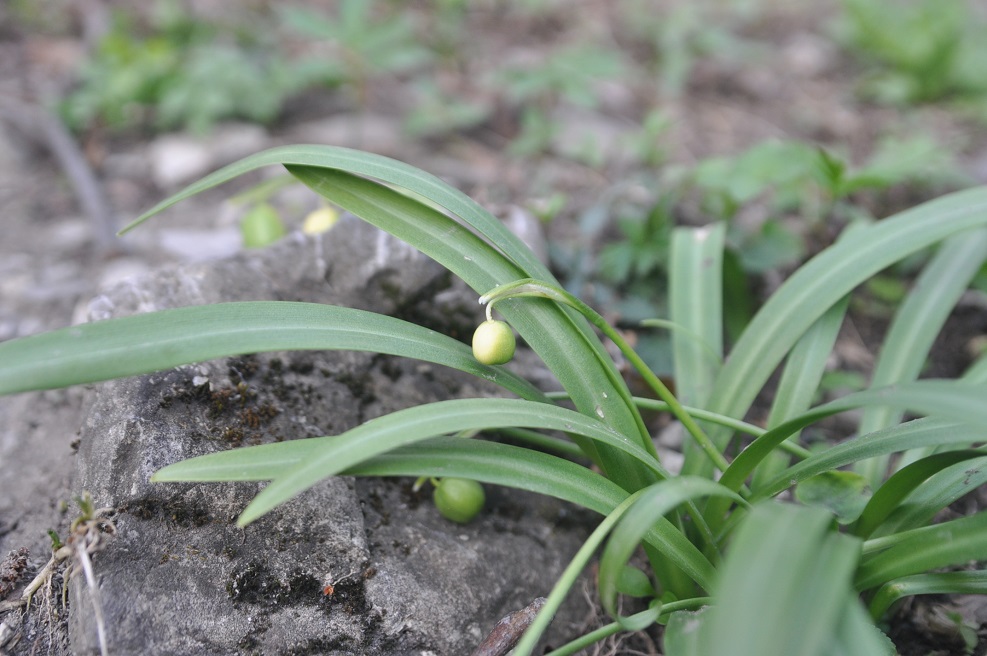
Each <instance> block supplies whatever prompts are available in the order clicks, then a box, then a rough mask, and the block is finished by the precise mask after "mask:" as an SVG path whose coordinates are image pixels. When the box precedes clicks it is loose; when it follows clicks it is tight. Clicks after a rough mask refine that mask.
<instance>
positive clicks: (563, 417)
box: [154, 399, 669, 524]
mask: <svg viewBox="0 0 987 656" xmlns="http://www.w3.org/2000/svg"><path fill="white" fill-rule="evenodd" d="M511 426H521V427H527V428H538V429H545V430H559V431H566V432H568V433H571V434H576V435H581V436H583V437H586V438H589V439H592V440H596V441H598V442H601V443H603V444H605V445H607V446H609V447H611V448H614V449H619V450H621V451H623V452H624V453H627V454H629V455H631V456H632V457H634V458H636V459H637V460H638V463H639V466H644V467H649V468H651V469H652V470H653V471H654V472H655V474H656V475H657V476H662V477H668V476H669V475H668V473H667V472H666V471H665V470H664V469H662V468H661V466H660V465H658V463H657V461H655V460H654V459H653V458H652V457H651V456H650V455H649V454H648V453H647V452H646V451H644V449H642V448H641V447H640V446H638V445H637V443H635V442H632V441H630V440H629V439H627V438H626V437H625V436H623V435H621V434H620V433H617V432H615V431H614V430H613V429H611V428H610V427H609V426H607V425H606V424H604V423H602V422H600V421H598V420H596V419H593V418H590V417H587V416H585V415H583V414H580V413H578V412H574V411H572V410H567V409H565V408H560V407H556V406H549V405H546V404H543V403H534V402H531V401H524V400H520V399H456V400H452V401H439V402H437V403H430V404H426V405H421V406H416V407H413V408H408V409H406V410H400V411H398V412H394V413H391V414H389V415H386V416H383V417H378V418H377V419H372V420H370V421H368V422H366V423H364V424H362V425H360V426H357V427H356V428H353V429H351V430H349V431H346V432H345V433H343V434H341V435H338V436H335V437H331V438H315V439H309V440H303V441H293V442H285V443H280V444H268V445H263V446H255V447H245V448H241V449H235V450H232V451H224V452H222V453H213V454H210V455H206V456H201V457H198V458H192V459H189V460H185V461H182V462H179V463H175V464H174V465H170V466H168V467H165V468H164V469H162V470H160V471H159V472H157V473H156V474H155V475H154V480H155V481H191V480H195V481H208V480H212V481H221V480H226V481H229V480H249V479H252V480H258V479H260V480H264V479H269V478H273V479H274V482H273V483H272V484H271V485H269V486H267V487H266V488H265V489H264V491H263V492H261V493H260V494H259V495H258V496H257V497H256V498H255V499H254V501H253V502H252V503H251V504H250V505H249V506H248V507H247V509H246V510H245V511H244V512H243V514H242V515H241V517H240V523H241V524H247V523H249V522H251V521H253V520H254V519H257V518H258V517H260V516H261V515H263V514H264V513H266V512H268V511H270V510H271V509H272V508H274V507H275V506H277V505H279V504H281V503H284V502H285V501H287V500H289V499H291V498H292V497H294V496H295V495H297V494H299V493H300V492H302V491H304V490H306V489H308V488H309V487H311V486H312V485H314V484H315V483H317V482H318V481H320V480H322V479H324V478H327V477H329V476H333V475H335V474H338V473H339V472H341V471H343V470H345V469H347V468H349V467H352V466H355V465H357V464H358V463H359V462H361V461H363V460H366V459H368V458H372V457H374V456H376V455H378V454H381V453H385V452H387V451H389V450H391V449H395V448H397V447H400V446H404V445H407V444H411V443H414V442H417V441H421V440H425V439H428V438H430V437H435V436H438V435H448V434H452V433H458V432H462V431H471V430H481V429H496V428H504V427H511ZM289 463H290V464H289ZM246 476H249V479H247V478H245V477H246Z"/></svg>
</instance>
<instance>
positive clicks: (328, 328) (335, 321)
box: [0, 301, 547, 401]
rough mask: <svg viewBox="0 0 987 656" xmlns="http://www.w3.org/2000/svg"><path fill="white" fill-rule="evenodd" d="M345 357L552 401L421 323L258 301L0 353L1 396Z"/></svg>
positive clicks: (70, 331)
mask: <svg viewBox="0 0 987 656" xmlns="http://www.w3.org/2000/svg"><path fill="white" fill-rule="evenodd" d="M322 349H345V350H355V351H375V352H379V353H388V354H391V355H400V356H405V357H409V358H416V359H419V360H425V361H427V362H433V363H436V364H441V365H445V366H448V367H452V368H454V369H459V370H461V371H465V372H467V373H471V374H473V375H476V376H479V377H481V378H485V379H487V380H490V381H492V382H495V383H497V384H499V385H501V386H502V387H504V388H506V389H508V390H510V391H512V392H514V393H515V394H517V395H519V396H521V397H524V398H527V399H531V400H541V401H547V399H546V397H545V396H544V395H542V394H541V392H539V391H538V390H537V389H536V388H535V387H534V386H532V385H531V384H530V383H528V382H527V381H525V380H524V379H523V378H521V377H519V376H516V375H514V374H512V373H511V372H509V371H507V370H505V369H503V368H501V367H490V366H486V365H482V364H480V363H479V362H477V361H476V358H474V357H473V354H472V351H471V350H470V348H469V347H468V346H466V345H465V344H463V343H462V342H459V341H457V340H455V339H453V338H451V337H448V336H446V335H442V334H441V333H437V332H435V331H433V330H429V329H427V328H422V327H421V326H418V325H416V324H413V323H409V322H407V321H402V320H400V319H395V318H392V317H386V316H382V315H380V314H375V313H373V312H365V311H363V310H354V309H350V308H342V307H335V306H330V305H320V304H316V303H289V302H280V301H257V302H246V303H218V304H215V305H203V306H196V307H188V308H177V309H173V310H163V311H161V312H153V313H149V314H140V315H135V316H131V317H122V318H119V319H112V320H109V321H98V322H95V323H89V324H82V325H79V326H73V327H71V328H65V329H62V330H56V331H53V332H49V333H43V334H40V335H32V336H29V337H23V338H20V339H15V340H10V341H6V342H2V343H0V394H12V393H15V392H24V391H28V390H39V389H51V388H56V387H67V386H69V385H78V384H81V383H92V382H96V381H102V380H109V379H112V378H122V377H124V376H134V375H137V374H145V373H150V372H154V371H162V370H165V369H170V368H172V367H176V366H178V365H182V364H189V363H192V362H202V361H204V360H212V359H215V358H221V357H227V356H233V355H242V354H245V353H259V352H263V351H288V350H322Z"/></svg>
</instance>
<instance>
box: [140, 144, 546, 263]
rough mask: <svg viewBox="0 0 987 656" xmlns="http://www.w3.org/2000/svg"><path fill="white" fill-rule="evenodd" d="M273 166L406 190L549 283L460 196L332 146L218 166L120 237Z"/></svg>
mask: <svg viewBox="0 0 987 656" xmlns="http://www.w3.org/2000/svg"><path fill="white" fill-rule="evenodd" d="M277 164H280V165H284V166H289V165H296V166H311V167H316V168H324V169H338V170H341V171H349V172H350V173H355V174H357V175H361V176H366V177H369V178H373V179H375V180H381V181H383V182H386V183H388V184H391V185H395V186H397V187H401V188H404V189H407V190H409V191H412V192H414V193H416V194H418V195H419V196H421V197H422V198H427V199H428V200H429V201H431V202H433V203H435V204H436V205H438V206H439V207H443V208H445V209H446V210H448V211H449V212H451V213H452V214H453V215H455V216H457V217H460V218H461V219H462V220H463V221H465V222H466V223H467V224H468V225H470V226H471V227H472V228H473V229H474V230H476V231H477V232H479V233H480V234H481V235H484V236H485V237H486V238H487V239H489V240H490V241H491V242H492V243H495V244H497V245H498V246H499V247H500V248H501V249H502V250H503V251H504V253H505V254H506V255H507V256H508V257H509V258H510V259H511V260H513V262H514V263H515V264H516V265H517V266H519V267H520V268H522V269H523V270H524V271H525V272H526V273H527V274H528V276H529V277H532V278H542V279H544V280H554V278H553V277H552V274H551V273H550V272H549V271H548V269H547V268H546V267H545V265H543V264H542V263H541V262H540V261H539V260H538V258H537V257H535V255H534V253H532V252H531V250H530V249H529V248H527V247H526V246H525V245H524V243H523V242H521V240H520V239H518V238H517V237H516V236H515V235H514V234H512V233H511V231H510V230H508V229H507V228H506V227H504V224H503V223H501V222H500V221H498V220H497V219H496V218H494V217H493V216H492V215H491V214H490V213H489V212H487V211H486V210H485V209H483V208H482V207H481V206H480V205H478V204H477V203H476V202H475V201H474V200H472V199H471V198H470V197H469V196H467V195H466V194H464V193H462V192H461V191H459V190H457V189H456V188H454V187H452V186H450V185H449V184H447V183H445V182H443V181H442V180H440V179H439V178H437V177H435V176H434V175H431V174H430V173H426V172H424V171H422V170H421V169H418V168H416V167H414V166H411V165H409V164H405V163H404V162H399V161H398V160H395V159H391V158H389V157H384V156H382V155H375V154H373V153H366V152H362V151H359V150H352V149H350V148H340V147H338V146H324V145H298V146H282V147H278V148H271V149H269V150H265V151H263V152H260V153H257V154H255V155H251V156H250V157H246V158H244V159H242V160H240V161H237V162H234V163H232V164H230V165H229V166H225V167H223V168H222V169H220V170H218V171H216V172H214V173H212V174H210V175H208V176H206V177H205V178H202V179H201V180H199V181H198V182H195V183H193V184H191V185H189V186H188V187H186V188H185V189H183V190H182V191H180V192H179V193H177V194H175V195H174V196H172V197H171V198H168V199H166V200H164V201H162V202H160V203H158V204H157V205H155V206H154V207H152V208H151V209H150V210H148V211H147V212H144V214H142V215H141V216H139V217H138V218H137V219H136V220H135V221H133V222H132V223H130V224H129V225H128V226H126V227H125V228H124V229H123V230H121V231H120V232H121V234H122V233H125V232H127V231H129V230H132V229H133V228H135V227H137V226H138V225H140V224H141V223H143V222H144V221H146V220H147V219H149V218H150V217H151V216H153V215H155V214H157V213H159V212H161V211H162V210H165V209H167V208H169V207H171V206H172V205H174V204H176V203H178V202H181V201H182V200H185V199H186V198H190V197H192V196H194V195H196V194H199V193H201V192H203V191H205V190H207V189H211V188H213V187H217V186H219V185H221V184H223V183H225V182H229V181H230V180H233V179H234V178H238V177H240V176H241V175H243V174H244V173H249V172H250V171H254V170H257V169H260V168H264V167H266V166H273V165H277Z"/></svg>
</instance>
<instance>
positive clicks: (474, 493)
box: [432, 478, 486, 524]
mask: <svg viewBox="0 0 987 656" xmlns="http://www.w3.org/2000/svg"><path fill="white" fill-rule="evenodd" d="M432 485H434V486H435V491H434V492H433V493H432V501H434V502H435V507H436V508H438V509H439V513H441V514H442V516H443V517H445V518H446V519H448V520H450V521H453V522H456V523H458V524H466V523H468V522H470V521H472V520H473V518H474V517H476V516H477V515H478V514H480V511H481V510H483V504H484V503H486V495H485V494H484V492H483V486H482V485H480V484H479V483H477V482H476V481H474V480H470V479H468V478H442V479H435V478H433V479H432Z"/></svg>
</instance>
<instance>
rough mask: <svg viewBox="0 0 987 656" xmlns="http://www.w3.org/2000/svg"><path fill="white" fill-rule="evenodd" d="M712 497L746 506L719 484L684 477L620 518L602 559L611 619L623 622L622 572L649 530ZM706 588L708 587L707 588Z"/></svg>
mask: <svg viewBox="0 0 987 656" xmlns="http://www.w3.org/2000/svg"><path fill="white" fill-rule="evenodd" d="M709 496H723V497H727V498H729V499H732V500H733V501H736V502H737V503H740V504H741V505H746V502H745V501H744V500H743V499H742V498H740V496H738V495H737V494H736V493H734V492H731V491H730V490H727V489H726V488H724V487H723V486H722V485H720V484H719V483H716V482H714V481H710V480H708V479H705V478H699V477H695V476H680V477H678V478H674V479H671V480H667V481H662V482H660V483H656V484H654V485H652V486H651V487H648V488H646V489H645V490H644V491H643V492H642V493H641V496H640V498H639V499H637V501H635V502H634V504H633V505H632V506H631V508H630V509H629V510H628V511H627V512H626V513H625V514H624V516H623V517H622V518H621V519H620V521H619V523H618V524H617V526H616V528H615V529H614V531H613V534H612V535H611V536H610V540H609V541H608V542H607V546H606V549H605V550H604V552H603V555H602V556H601V558H600V576H599V589H600V602H601V603H602V604H603V607H604V608H605V609H606V610H607V612H608V613H610V615H611V617H613V618H614V619H616V620H617V621H618V622H619V621H621V619H622V618H621V617H620V614H619V612H618V610H617V596H618V584H619V582H620V576H621V572H622V571H623V568H624V566H625V565H626V564H627V563H628V561H629V560H630V557H631V554H632V553H633V552H634V549H636V548H637V546H638V545H639V544H640V543H641V539H642V538H643V536H644V535H645V533H647V531H648V527H650V526H652V525H654V523H655V522H657V521H658V520H660V519H661V518H662V517H664V516H665V515H667V514H668V513H669V512H671V511H672V510H674V509H675V508H676V507H677V506H679V505H681V504H683V503H685V502H687V501H694V500H696V499H700V498H705V497H709ZM685 572H686V574H688V575H689V576H690V577H691V578H692V579H693V580H694V581H696V582H698V583H700V585H703V584H702V583H701V581H702V579H703V575H702V573H701V572H696V571H694V570H691V569H686V570H685ZM707 583H708V581H707ZM703 587H704V588H705V585H703ZM706 589H708V588H706Z"/></svg>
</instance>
